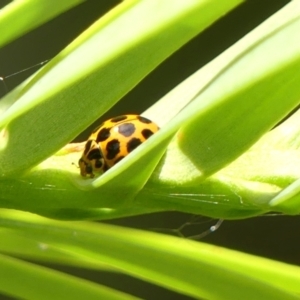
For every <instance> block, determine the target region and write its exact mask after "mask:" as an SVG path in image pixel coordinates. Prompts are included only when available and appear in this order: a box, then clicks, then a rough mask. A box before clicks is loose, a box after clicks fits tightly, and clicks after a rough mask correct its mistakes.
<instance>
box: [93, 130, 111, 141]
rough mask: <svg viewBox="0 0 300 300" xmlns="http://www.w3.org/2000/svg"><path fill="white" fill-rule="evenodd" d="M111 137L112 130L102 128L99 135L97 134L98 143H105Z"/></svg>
mask: <svg viewBox="0 0 300 300" xmlns="http://www.w3.org/2000/svg"><path fill="white" fill-rule="evenodd" d="M109 137H110V128H105V127H104V128H102V129H101V130H100V131H99V132H98V134H97V139H96V142H97V143H99V142H103V141H106V140H107V139H108V138H109Z"/></svg>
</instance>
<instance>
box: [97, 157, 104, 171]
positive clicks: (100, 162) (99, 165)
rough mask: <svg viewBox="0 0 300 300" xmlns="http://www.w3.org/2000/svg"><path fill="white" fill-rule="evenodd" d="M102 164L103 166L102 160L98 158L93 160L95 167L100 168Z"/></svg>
mask: <svg viewBox="0 0 300 300" xmlns="http://www.w3.org/2000/svg"><path fill="white" fill-rule="evenodd" d="M102 166H103V161H102V160H100V159H97V160H96V161H95V167H96V168H97V169H100V168H102Z"/></svg>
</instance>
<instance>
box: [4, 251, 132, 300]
mask: <svg viewBox="0 0 300 300" xmlns="http://www.w3.org/2000/svg"><path fill="white" fill-rule="evenodd" d="M0 265H1V268H0V291H1V292H3V293H5V294H8V295H10V296H14V297H18V298H21V299H32V300H34V299H37V300H40V299H46V300H47V299H49V300H53V299H72V300H73V299H78V300H82V299H97V300H98V299H120V300H121V299H124V300H126V299H128V300H129V299H137V298H136V297H133V296H130V295H126V294H124V293H122V292H119V291H115V290H112V289H110V288H107V287H104V286H101V285H98V284H95V283H92V282H88V281H86V280H83V279H79V278H75V277H73V276H70V275H67V274H63V273H60V272H58V271H54V270H50V269H47V268H45V267H40V266H36V265H34V264H31V263H28V262H24V261H21V260H18V259H16V258H12V257H9V256H5V255H2V254H0Z"/></svg>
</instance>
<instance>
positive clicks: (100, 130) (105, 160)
mask: <svg viewBox="0 0 300 300" xmlns="http://www.w3.org/2000/svg"><path fill="white" fill-rule="evenodd" d="M158 130H159V127H158V126H157V125H156V124H154V123H153V122H152V121H150V120H148V119H147V118H145V117H142V116H139V115H123V116H119V117H115V118H112V119H109V120H108V121H106V122H104V123H102V124H101V125H100V126H98V127H97V128H96V129H94V131H93V132H92V134H91V136H90V137H89V139H88V140H87V142H86V145H85V148H84V151H83V154H82V156H81V158H80V159H79V162H78V164H79V168H80V174H81V176H83V177H85V176H87V175H89V176H90V177H91V178H92V177H94V176H95V175H94V172H102V173H104V172H105V171H107V170H108V169H109V168H111V167H112V166H114V165H115V164H116V163H118V162H119V161H120V160H121V159H123V158H124V157H125V156H126V155H128V154H129V153H130V152H132V151H133V150H134V149H135V148H136V147H138V146H139V145H140V144H141V143H143V142H145V141H146V140H147V139H148V138H149V137H150V136H151V135H152V134H153V133H155V132H156V131H158Z"/></svg>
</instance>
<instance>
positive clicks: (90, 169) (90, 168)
mask: <svg viewBox="0 0 300 300" xmlns="http://www.w3.org/2000/svg"><path fill="white" fill-rule="evenodd" d="M85 172H86V174H92V173H93V168H92V166H91V165H86V166H85Z"/></svg>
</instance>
